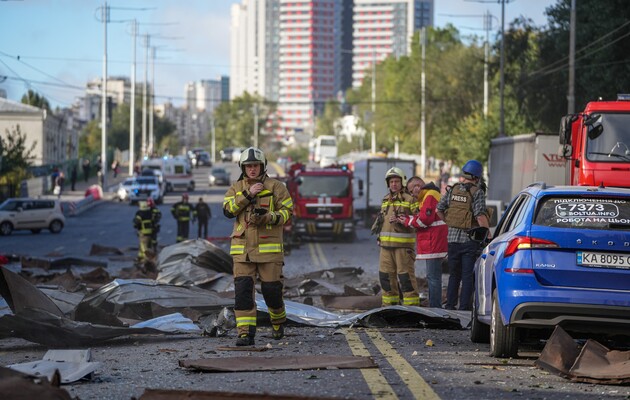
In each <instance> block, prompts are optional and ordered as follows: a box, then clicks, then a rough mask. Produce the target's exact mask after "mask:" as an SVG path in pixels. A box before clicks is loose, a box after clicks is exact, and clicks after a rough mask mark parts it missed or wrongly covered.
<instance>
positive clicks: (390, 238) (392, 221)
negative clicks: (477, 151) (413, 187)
mask: <svg viewBox="0 0 630 400" xmlns="http://www.w3.org/2000/svg"><path fill="white" fill-rule="evenodd" d="M406 180H407V178H406V176H405V173H404V172H403V171H402V170H401V169H400V168H397V167H393V168H390V169H389V170H388V171H387V173H386V174H385V182H386V183H387V188H388V189H389V190H388V193H387V195H385V197H383V202H382V204H381V211H380V212H379V214H380V216H379V217H377V221H380V223H381V226H380V227H378V228H376V229H374V228H373V231H374V233H378V244H379V246H380V247H381V253H380V257H379V272H378V274H379V281H380V284H381V289H382V290H381V295H382V298H381V302H382V305H383V307H386V306H391V305H397V304H400V297H401V292H402V304H403V305H406V306H419V305H420V295H419V293H418V282H417V280H416V271H415V268H414V263H415V260H416V232H415V231H414V229H413V228H411V227H409V226H407V225H405V224H404V223H403V222H401V220H402V221H404V218H402V217H406V216H409V215H413V214H415V213H416V211H418V202H417V200H416V199H415V198H414V197H413V196H412V195H410V194H409V193H408V192H407V190H406V189H405V185H406V183H407V182H406ZM399 285H400V287H399Z"/></svg>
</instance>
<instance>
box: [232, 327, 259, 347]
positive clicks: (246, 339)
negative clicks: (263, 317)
mask: <svg viewBox="0 0 630 400" xmlns="http://www.w3.org/2000/svg"><path fill="white" fill-rule="evenodd" d="M252 328H253V329H252ZM254 336H256V327H254V326H250V327H249V332H248V333H241V334H240V335H238V339H236V345H237V346H253V345H254Z"/></svg>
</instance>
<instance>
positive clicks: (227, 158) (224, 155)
mask: <svg viewBox="0 0 630 400" xmlns="http://www.w3.org/2000/svg"><path fill="white" fill-rule="evenodd" d="M232 153H234V147H226V148H225V149H223V150H221V151H220V152H219V155H220V156H221V161H224V162H232Z"/></svg>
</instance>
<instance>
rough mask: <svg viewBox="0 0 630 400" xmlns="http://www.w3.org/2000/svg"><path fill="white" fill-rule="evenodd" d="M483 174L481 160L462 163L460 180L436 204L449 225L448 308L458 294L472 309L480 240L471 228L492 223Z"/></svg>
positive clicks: (463, 307) (462, 307) (461, 303)
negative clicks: (473, 235) (472, 235)
mask: <svg viewBox="0 0 630 400" xmlns="http://www.w3.org/2000/svg"><path fill="white" fill-rule="evenodd" d="M482 175H483V166H482V165H481V163H480V162H479V161H477V160H469V161H468V162H467V163H466V164H464V166H463V167H462V176H461V178H460V182H459V183H456V184H455V185H453V187H450V188H448V189H447V192H446V194H445V195H444V196H442V198H441V199H440V202H439V203H438V205H437V212H438V216H439V217H440V218H441V219H442V220H443V221H444V222H446V225H447V226H448V272H449V277H448V287H447V289H446V309H448V310H454V309H455V306H456V305H457V304H458V297H459V309H460V310H471V309H472V294H473V288H474V276H473V272H474V268H475V260H476V259H477V255H478V251H479V246H480V243H479V242H478V241H475V240H471V239H470V237H469V236H468V232H469V230H470V229H471V228H477V227H480V226H481V227H486V228H488V227H489V226H490V224H489V214H488V211H487V209H486V194H485V183H484V182H483V180H482V179H481V177H482ZM487 235H488V237H489V233H487ZM460 283H461V287H462V289H461V293H460V291H459V286H460Z"/></svg>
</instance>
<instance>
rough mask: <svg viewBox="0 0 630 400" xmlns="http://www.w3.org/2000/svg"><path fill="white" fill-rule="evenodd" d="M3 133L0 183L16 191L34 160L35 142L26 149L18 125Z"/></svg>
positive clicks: (24, 140)
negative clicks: (12, 187)
mask: <svg viewBox="0 0 630 400" xmlns="http://www.w3.org/2000/svg"><path fill="white" fill-rule="evenodd" d="M5 132H6V136H5V137H3V136H2V135H0V183H4V184H10V185H13V186H14V190H17V186H18V183H19V182H20V181H22V180H24V179H26V178H28V176H29V172H28V168H29V167H30V166H31V165H32V161H33V159H34V156H33V151H34V150H35V145H36V142H33V144H32V145H31V147H30V148H28V149H27V147H26V134H23V133H22V131H21V129H20V125H16V126H15V128H14V129H13V130H11V131H9V130H8V129H7V130H6V131H5ZM10 195H11V196H13V195H16V193H10Z"/></svg>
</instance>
